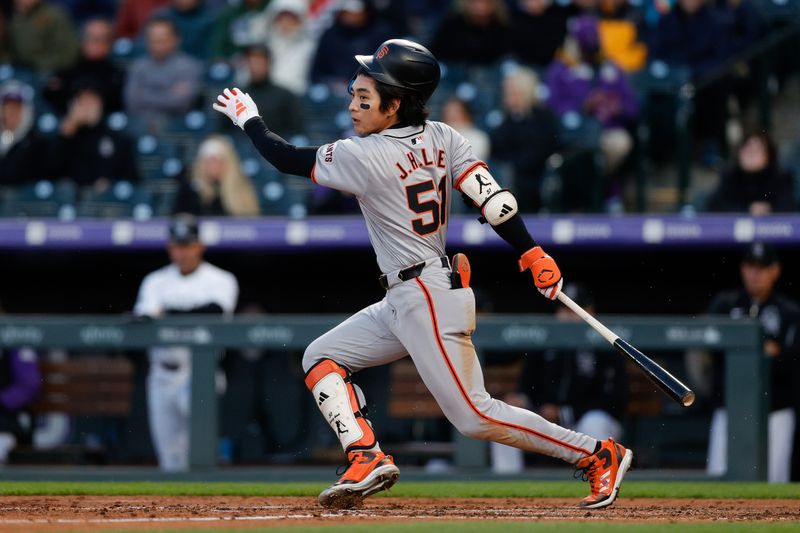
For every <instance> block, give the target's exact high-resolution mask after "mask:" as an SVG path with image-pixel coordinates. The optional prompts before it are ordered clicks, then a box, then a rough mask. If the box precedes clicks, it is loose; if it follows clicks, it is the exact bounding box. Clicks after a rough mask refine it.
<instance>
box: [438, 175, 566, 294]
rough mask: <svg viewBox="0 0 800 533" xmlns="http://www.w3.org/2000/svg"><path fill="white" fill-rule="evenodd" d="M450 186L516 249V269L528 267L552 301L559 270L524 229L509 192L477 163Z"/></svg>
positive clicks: (538, 286)
mask: <svg viewBox="0 0 800 533" xmlns="http://www.w3.org/2000/svg"><path fill="white" fill-rule="evenodd" d="M454 187H455V188H456V190H458V191H460V192H461V193H462V194H464V195H466V196H467V197H468V198H469V199H470V200H471V201H472V203H473V204H474V205H475V206H476V207H478V208H479V209H480V210H481V221H482V222H488V223H489V225H491V226H492V229H493V230H494V231H495V232H496V233H497V234H498V235H499V236H500V237H501V238H502V239H503V240H504V241H506V242H507V243H508V244H510V245H511V246H512V247H513V248H514V249H515V250H516V251H517V252H519V254H520V259H519V268H520V272H524V271H525V270H528V269H530V271H531V274H532V275H533V281H534V283H535V284H536V288H537V289H538V290H539V292H540V293H542V294H543V295H544V296H545V297H547V298H549V299H551V300H555V299H556V298H557V297H558V293H559V292H560V291H561V286H562V285H563V283H564V280H563V279H562V278H561V271H560V270H559V268H558V265H556V262H555V261H554V260H553V258H552V257H550V256H549V255H547V254H546V253H545V252H544V250H542V247H541V246H539V245H538V244H536V241H535V240H534V239H533V237H532V236H531V234H530V232H528V228H526V227H525V223H524V222H523V221H522V217H521V216H520V215H519V208H518V206H517V199H516V198H515V197H514V195H513V194H512V193H511V191H509V190H508V189H504V188H502V187H500V185H499V184H498V183H497V181H496V180H495V179H494V177H493V176H492V174H491V173H490V172H489V169H488V167H487V166H486V165H485V164H483V163H480V162H479V163H476V164H474V165H472V166H471V167H470V168H468V169H467V170H466V171H465V172H464V173H462V175H461V177H459V178H458V179H457V180H456V182H455V183H454Z"/></svg>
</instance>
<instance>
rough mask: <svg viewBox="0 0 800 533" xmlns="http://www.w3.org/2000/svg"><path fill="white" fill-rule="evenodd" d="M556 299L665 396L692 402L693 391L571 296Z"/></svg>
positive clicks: (686, 403)
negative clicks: (632, 364) (627, 360)
mask: <svg viewBox="0 0 800 533" xmlns="http://www.w3.org/2000/svg"><path fill="white" fill-rule="evenodd" d="M558 299H559V300H561V303H563V304H564V305H566V306H567V307H569V308H570V309H572V310H573V311H574V312H575V314H576V315H578V316H579V317H581V318H582V319H583V320H584V321H585V322H586V323H587V324H589V325H590V326H592V328H594V330H595V331H597V332H598V333H599V334H600V335H602V336H603V338H604V339H605V340H607V341H608V342H609V344H611V345H612V346H613V347H614V348H616V349H617V351H618V352H619V353H621V354H623V355H625V356H627V357H628V358H629V359H630V360H631V361H633V362H634V364H636V366H637V367H639V369H640V370H641V371H642V372H644V374H645V375H646V376H647V377H648V378H650V381H652V382H653V383H655V384H656V385H657V386H658V388H659V389H661V390H662V391H664V392H665V393H666V395H667V396H669V397H670V398H672V399H673V400H675V401H676V402H678V403H679V404H681V405H683V406H684V407H689V406H690V405H692V403H694V392H692V390H691V389H690V388H689V387H687V386H686V385H684V384H683V383H681V381H680V380H679V379H678V378H676V377H675V376H673V375H672V374H670V373H669V372H667V371H666V370H664V368H662V367H661V366H660V365H659V364H658V363H656V362H655V361H653V360H652V359H650V358H649V357H647V356H646V355H645V354H643V353H642V352H640V351H639V350H637V349H636V348H634V347H633V346H631V345H630V344H629V343H628V342H627V341H625V340H623V339H621V338H620V337H619V335H617V334H616V333H614V332H613V331H611V330H610V329H608V328H607V327H605V326H604V325H603V324H601V323H600V321H599V320H597V319H596V318H595V317H593V316H592V315H590V314H589V313H587V312H586V311H585V310H584V309H583V308H582V307H581V306H580V305H578V304H576V303H575V302H574V301H572V298H570V297H569V296H567V295H566V294H564V293H563V292H559V293H558Z"/></svg>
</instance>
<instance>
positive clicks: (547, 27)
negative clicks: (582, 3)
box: [510, 0, 569, 68]
mask: <svg viewBox="0 0 800 533" xmlns="http://www.w3.org/2000/svg"><path fill="white" fill-rule="evenodd" d="M517 3H518V5H519V9H520V12H519V13H516V14H515V15H514V17H513V18H512V20H511V29H510V36H511V37H510V38H511V44H510V50H511V54H512V55H513V56H514V57H516V58H517V59H518V60H520V61H521V62H523V63H525V64H527V65H532V66H535V67H540V68H543V67H546V66H547V65H549V64H550V62H552V61H553V58H554V57H555V55H556V51H557V50H558V49H559V47H561V43H563V42H564V37H565V36H566V35H567V18H568V13H569V11H567V9H565V8H564V7H563V6H561V5H560V4H558V3H554V2H553V0H518V2H517Z"/></svg>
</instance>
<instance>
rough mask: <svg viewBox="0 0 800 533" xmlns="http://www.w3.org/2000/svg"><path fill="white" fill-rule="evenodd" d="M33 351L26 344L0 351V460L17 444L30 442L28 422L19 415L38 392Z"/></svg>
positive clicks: (3, 462) (3, 461)
mask: <svg viewBox="0 0 800 533" xmlns="http://www.w3.org/2000/svg"><path fill="white" fill-rule="evenodd" d="M40 379H41V378H40V375H39V366H38V364H37V362H36V352H34V351H33V350H31V349H29V348H21V349H18V350H5V351H0V464H5V463H6V462H7V461H8V454H9V453H11V450H13V449H14V448H15V447H16V446H17V444H30V438H31V430H32V428H31V427H30V424H27V427H26V426H25V425H24V424H23V422H22V420H21V417H20V415H21V414H22V413H23V412H24V410H25V408H26V407H28V406H29V405H30V404H31V402H33V400H34V399H35V398H36V395H37V394H38V393H39V387H40Z"/></svg>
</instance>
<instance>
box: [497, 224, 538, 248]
mask: <svg viewBox="0 0 800 533" xmlns="http://www.w3.org/2000/svg"><path fill="white" fill-rule="evenodd" d="M492 229H493V230H494V232H495V233H497V234H498V235H499V236H500V238H502V239H503V240H504V241H506V242H507V243H508V244H510V245H511V246H512V247H513V248H514V249H515V250H516V251H517V252H518V253H519V255H522V254H524V253H525V252H527V251H528V250H530V249H531V248H533V247H534V246H536V241H535V240H533V237H531V234H530V233H528V228H526V227H525V223H524V222H523V221H522V217H521V216H520V215H519V214H516V215H514V216H513V217H511V218H509V219H508V220H506V221H505V222H503V223H502V224H498V225H497V226H492Z"/></svg>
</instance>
